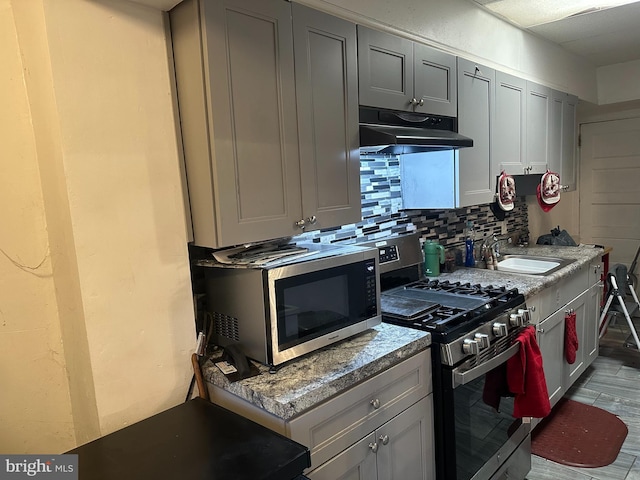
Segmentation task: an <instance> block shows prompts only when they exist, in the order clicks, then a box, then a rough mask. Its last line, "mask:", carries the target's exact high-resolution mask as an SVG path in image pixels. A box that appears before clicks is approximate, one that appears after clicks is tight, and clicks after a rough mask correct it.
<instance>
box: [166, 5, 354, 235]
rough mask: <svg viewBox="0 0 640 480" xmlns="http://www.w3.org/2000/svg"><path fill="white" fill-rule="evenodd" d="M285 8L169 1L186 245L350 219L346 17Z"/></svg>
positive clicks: (350, 37) (350, 56) (350, 89)
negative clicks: (189, 234)
mask: <svg viewBox="0 0 640 480" xmlns="http://www.w3.org/2000/svg"><path fill="white" fill-rule="evenodd" d="M293 7H295V8H292V5H291V3H288V2H283V1H281V0H209V1H206V2H205V1H202V0H186V1H184V2H182V3H181V4H179V5H178V6H177V7H176V8H174V9H173V10H172V11H171V12H170V20H171V30H172V40H173V49H174V61H175V70H176V85H177V91H178V103H179V109H180V122H181V129H182V136H183V147H184V156H185V164H186V174H187V183H188V189H189V200H190V205H191V214H192V222H193V231H194V241H195V244H196V245H200V246H206V247H222V246H228V245H236V244H241V243H248V242H253V241H259V240H266V239H272V238H278V237H284V236H291V235H295V234H298V233H301V232H302V231H303V230H302V228H301V227H304V228H306V229H308V228H320V227H321V226H322V227H328V226H335V225H339V224H343V223H350V222H354V221H358V220H359V219H360V200H359V198H360V197H359V175H358V174H357V169H358V168H359V158H358V156H357V151H358V117H357V102H358V99H357V83H356V82H357V71H356V66H357V60H356V36H355V25H354V24H350V23H349V22H346V21H343V20H339V19H335V18H333V17H330V16H328V15H325V14H323V13H321V12H314V11H312V10H310V9H307V8H305V7H302V6H300V5H294V6H293ZM292 10H293V11H292ZM292 18H293V20H292ZM334 29H335V30H334ZM294 40H295V42H294ZM294 43H295V45H294ZM302 62H304V63H302ZM319 65H322V67H321V68H319ZM336 178H338V179H339V180H336ZM325 214H326V217H325Z"/></svg>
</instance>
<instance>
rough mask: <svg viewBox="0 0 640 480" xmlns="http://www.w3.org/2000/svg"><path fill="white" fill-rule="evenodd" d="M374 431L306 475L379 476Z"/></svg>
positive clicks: (323, 478)
mask: <svg viewBox="0 0 640 480" xmlns="http://www.w3.org/2000/svg"><path fill="white" fill-rule="evenodd" d="M377 449H378V445H377V444H376V436H375V434H374V433H372V434H370V435H367V436H366V437H364V438H363V439H362V440H360V441H359V442H356V443H355V444H354V445H352V446H351V447H349V448H347V449H346V450H344V451H343V452H342V453H340V454H339V455H336V456H335V457H333V458H332V459H331V460H329V461H328V462H325V463H323V464H322V465H320V467H318V468H316V469H315V470H313V471H312V472H310V473H307V474H306V476H307V477H309V479H311V480H375V479H377V478H378V474H377V467H376V453H375V452H374V450H377Z"/></svg>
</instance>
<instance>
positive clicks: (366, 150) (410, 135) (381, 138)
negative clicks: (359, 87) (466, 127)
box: [360, 107, 473, 155]
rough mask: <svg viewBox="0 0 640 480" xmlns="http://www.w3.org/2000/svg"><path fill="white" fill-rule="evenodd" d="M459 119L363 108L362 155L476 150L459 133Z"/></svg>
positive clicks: (361, 117) (361, 116) (471, 143)
mask: <svg viewBox="0 0 640 480" xmlns="http://www.w3.org/2000/svg"><path fill="white" fill-rule="evenodd" d="M456 130H457V119H455V118H452V117H441V116H435V115H426V114H422V113H408V112H395V111H391V110H381V109H373V108H367V107H360V153H362V154H369V155H371V154H378V155H383V154H391V155H400V154H406V153H420V152H428V151H434V150H451V149H457V148H464V147H472V146H473V140H472V139H471V138H468V137H465V136H464V135H460V134H459V133H457V132H456Z"/></svg>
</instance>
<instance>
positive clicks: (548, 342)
mask: <svg viewBox="0 0 640 480" xmlns="http://www.w3.org/2000/svg"><path fill="white" fill-rule="evenodd" d="M538 344H539V346H540V352H541V354H542V364H543V368H544V376H545V379H546V381H547V390H548V392H549V401H550V402H551V406H554V405H555V404H556V403H557V402H558V400H560V399H561V398H562V395H564V392H565V390H564V388H563V381H564V364H565V360H564V310H558V311H557V312H556V313H554V314H553V315H551V316H549V317H547V318H546V319H545V320H544V321H543V322H541V323H540V325H538Z"/></svg>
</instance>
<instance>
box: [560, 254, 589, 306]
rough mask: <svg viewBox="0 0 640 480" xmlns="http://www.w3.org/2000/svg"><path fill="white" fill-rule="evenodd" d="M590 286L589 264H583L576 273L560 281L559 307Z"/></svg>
mask: <svg viewBox="0 0 640 480" xmlns="http://www.w3.org/2000/svg"><path fill="white" fill-rule="evenodd" d="M588 288H589V264H585V265H582V266H581V267H580V268H579V269H578V270H577V271H576V272H575V273H573V274H572V275H571V276H570V277H568V278H566V279H565V280H563V281H562V282H561V283H560V287H559V288H558V292H559V295H560V297H559V302H558V308H560V307H563V306H564V305H566V304H567V303H569V302H570V301H572V300H573V299H574V298H576V297H577V296H578V295H580V294H581V293H582V292H584V291H585V290H587V289H588Z"/></svg>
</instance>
